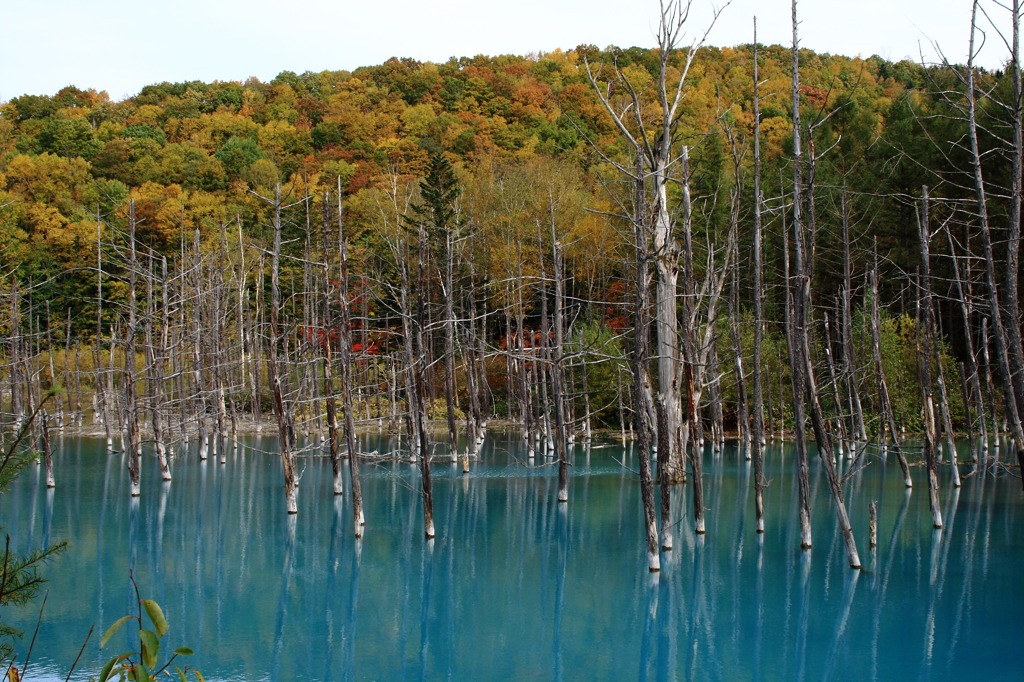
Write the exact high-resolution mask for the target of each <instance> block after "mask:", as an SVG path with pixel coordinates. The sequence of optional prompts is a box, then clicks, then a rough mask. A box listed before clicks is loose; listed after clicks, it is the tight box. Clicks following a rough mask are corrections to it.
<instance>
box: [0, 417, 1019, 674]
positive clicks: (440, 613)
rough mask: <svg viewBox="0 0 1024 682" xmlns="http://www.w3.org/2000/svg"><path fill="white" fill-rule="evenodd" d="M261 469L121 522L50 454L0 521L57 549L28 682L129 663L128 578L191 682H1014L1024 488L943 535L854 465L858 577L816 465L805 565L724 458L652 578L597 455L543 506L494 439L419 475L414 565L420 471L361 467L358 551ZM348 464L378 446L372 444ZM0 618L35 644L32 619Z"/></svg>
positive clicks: (322, 508)
mask: <svg viewBox="0 0 1024 682" xmlns="http://www.w3.org/2000/svg"><path fill="white" fill-rule="evenodd" d="M273 443H274V441H273V440H272V439H258V438H255V439H250V440H247V441H245V442H244V443H243V444H242V446H241V447H240V448H239V449H238V450H230V451H229V453H228V457H227V463H226V464H223V465H221V464H218V463H216V462H214V461H212V460H211V461H208V462H206V463H202V462H199V461H198V459H197V458H196V457H195V456H194V455H190V456H187V457H183V456H179V458H178V459H177V461H176V462H175V463H174V468H173V471H174V477H175V478H174V481H173V482H172V483H171V484H169V485H167V484H163V483H162V482H161V481H160V480H159V475H158V473H157V472H156V471H155V466H154V464H155V463H154V462H152V460H146V470H145V471H144V480H143V495H142V497H141V499H138V500H136V501H134V502H133V501H130V500H129V497H128V480H127V471H126V469H125V466H124V461H123V459H122V457H121V456H120V455H112V456H108V455H106V454H104V452H103V450H102V446H101V443H100V442H99V441H94V440H87V439H67V440H63V441H57V445H58V446H59V452H58V454H57V457H56V476H57V484H58V487H57V489H56V490H55V491H47V490H46V488H45V481H44V479H43V476H42V472H41V471H40V470H39V468H37V467H32V468H30V469H29V470H28V471H27V472H26V473H25V474H24V475H23V476H22V477H21V479H19V481H18V482H17V483H16V485H15V488H14V489H13V490H12V491H11V492H9V493H7V494H5V495H2V496H0V525H3V526H5V530H6V532H7V533H9V534H11V540H12V546H13V547H14V548H15V549H17V550H19V551H24V550H27V549H29V548H35V547H40V546H43V545H45V544H47V543H49V542H52V541H55V540H58V539H66V540H68V541H69V543H70V547H69V549H68V550H67V552H66V553H65V554H64V555H63V556H61V557H60V558H59V559H58V560H57V561H56V562H55V563H54V564H53V565H52V566H50V567H49V568H48V569H47V570H46V574H47V576H48V577H49V579H50V582H49V584H48V590H49V601H48V602H47V605H46V609H45V611H44V613H43V619H42V626H41V628H40V631H39V636H38V638H37V642H36V645H35V650H34V651H33V653H32V660H31V664H30V669H29V679H36V680H50V679H53V680H57V679H59V680H63V679H64V677H65V676H66V674H67V672H68V669H69V668H70V666H71V663H72V661H74V659H75V657H76V655H77V654H78V651H79V649H80V648H81V646H82V642H83V641H84V640H85V637H86V634H87V633H88V631H89V628H90V626H92V625H95V626H96V632H95V633H94V634H93V637H92V639H91V640H90V641H89V643H88V644H87V645H86V649H85V653H84V654H83V657H82V662H80V663H79V668H78V670H77V671H76V675H75V678H76V679H85V678H87V675H86V674H85V673H92V674H93V675H95V673H96V672H97V671H98V670H99V668H100V666H101V665H102V663H101V662H102V661H103V660H104V659H105V657H109V656H111V655H113V654H114V653H117V652H119V651H121V650H125V649H127V648H129V647H130V646H131V645H132V642H131V636H130V635H129V634H128V633H127V632H126V633H125V634H124V635H123V636H122V635H119V636H118V637H117V638H115V640H114V641H113V642H112V643H111V644H110V645H108V648H107V650H104V651H100V650H99V648H98V640H99V635H100V634H101V633H102V631H103V630H104V629H105V628H106V627H107V626H108V625H109V624H110V623H112V622H113V621H114V620H116V619H117V618H118V617H120V616H122V615H124V614H126V613H129V612H132V608H133V603H134V592H133V589H132V587H131V583H130V581H129V572H130V571H133V572H134V575H135V577H136V579H137V581H138V583H139V586H140V589H141V592H142V596H143V597H144V598H145V597H151V598H154V599H156V600H157V601H159V602H160V604H161V605H162V606H163V607H164V611H165V613H166V614H167V617H168V620H169V621H170V624H171V631H170V632H169V634H168V636H167V643H168V644H169V645H170V646H172V647H173V646H179V645H188V646H190V647H192V648H193V649H195V650H196V652H197V654H196V656H194V657H192V660H191V661H189V663H190V664H194V665H196V666H197V667H199V668H200V669H201V670H202V671H203V673H204V674H205V676H206V679H208V680H275V681H288V680H345V679H354V680H372V679H380V680H387V679H417V678H418V679H432V680H433V679H457V680H465V679H515V680H521V679H540V680H547V679H567V680H575V679H587V680H590V679H607V680H622V679H633V678H637V679H702V680H703V679H708V680H744V679H764V680H776V679H787V680H789V679H806V680H818V679H853V678H856V679H867V680H889V679H903V678H912V679H932V680H945V679H986V680H1001V679H1006V680H1010V679H1013V680H1016V679H1020V674H1021V673H1020V670H1021V668H1020V665H1019V656H1018V654H1019V651H1018V650H1017V649H1016V646H1018V643H1019V642H1020V640H1021V636H1022V634H1024V625H1022V623H1024V621H1022V619H1021V608H1022V606H1024V581H1022V580H1020V567H1021V566H1024V522H1022V520H1021V519H1022V514H1024V495H1022V493H1021V490H1020V480H1019V478H1015V477H1011V476H1007V475H1001V476H999V477H995V476H993V475H990V474H986V473H985V472H984V471H979V472H978V473H976V474H975V475H973V476H970V477H967V478H965V481H964V486H963V488H962V489H960V490H955V489H952V488H949V487H944V488H943V490H942V493H941V495H942V505H943V510H944V515H945V520H946V527H945V529H944V530H941V531H936V530H933V529H932V527H931V517H930V515H929V512H928V503H927V495H926V491H925V479H924V476H923V469H921V468H919V467H918V468H915V470H914V478H915V485H916V487H915V488H914V491H913V493H912V494H911V493H908V492H906V491H905V489H904V487H903V483H902V477H901V475H900V472H899V469H898V467H897V466H896V464H895V462H894V461H890V462H888V463H884V462H883V461H882V460H881V459H880V458H879V457H878V455H877V454H872V455H870V456H869V458H868V461H869V466H867V467H866V468H864V469H863V470H860V471H858V472H855V473H854V474H853V475H852V476H851V478H850V480H849V482H848V484H847V485H846V492H847V497H848V501H849V508H850V516H851V519H852V521H853V524H854V529H855V532H856V533H857V539H858V546H859V549H860V554H861V559H862V561H863V563H864V570H862V571H852V570H850V569H848V568H847V566H846V561H845V556H844V551H843V546H842V542H841V538H840V537H839V534H838V533H837V530H836V523H835V512H834V508H833V506H832V503H831V500H830V498H829V495H828V487H827V485H826V482H825V480H824V476H823V474H822V472H821V471H820V466H819V465H818V462H817V459H815V460H814V461H813V463H812V469H811V470H812V489H813V494H814V498H813V502H812V509H813V514H814V548H813V549H812V550H810V551H807V552H802V551H800V549H799V528H798V524H797V512H796V479H795V477H794V475H793V469H794V466H793V465H794V460H793V454H792V451H791V450H790V449H788V446H772V447H771V448H770V449H769V451H768V453H767V475H768V477H769V479H770V486H769V488H768V490H767V492H766V496H765V506H766V518H767V532H766V533H765V534H764V535H763V536H757V535H756V534H755V533H754V518H753V493H752V491H751V485H750V483H751V470H750V467H749V465H748V463H747V462H745V461H744V460H743V459H742V458H739V457H738V456H737V453H736V451H735V450H733V449H727V450H726V452H725V453H724V454H722V455H719V456H712V455H711V454H710V453H709V454H708V455H707V456H706V458H705V496H706V504H707V528H708V533H707V535H706V536H705V537H703V538H701V537H698V536H695V535H694V533H693V532H692V523H691V520H692V511H691V505H692V500H691V497H690V489H689V488H688V487H678V488H676V489H674V490H673V506H674V509H675V513H676V518H678V519H680V521H679V524H678V526H677V527H676V529H675V530H676V542H675V544H676V546H675V549H674V550H673V551H672V552H669V553H666V554H663V557H662V562H663V563H662V566H663V570H662V572H661V574H660V575H659V574H655V575H651V574H648V572H647V569H646V558H645V552H644V549H643V541H642V532H643V530H642V527H641V523H640V519H641V509H640V501H639V491H638V485H637V483H636V477H635V475H634V473H633V470H635V469H636V468H637V467H636V457H635V455H634V454H632V453H630V452H628V451H627V452H625V453H624V452H623V450H622V449H621V448H619V447H616V446H614V445H612V444H605V445H602V446H600V447H594V448H593V449H591V450H589V451H587V450H585V449H584V448H582V447H577V449H576V450H575V452H574V466H573V468H572V469H571V487H570V501H569V504H568V506H566V505H561V506H560V505H558V504H557V503H556V471H555V469H554V468H553V467H550V466H548V467H545V466H530V465H528V463H527V462H526V461H525V460H524V456H523V454H522V453H521V451H520V449H519V441H518V439H517V438H516V437H515V436H514V435H513V434H510V433H502V432H495V433H491V434H490V435H489V436H488V441H487V444H486V446H485V448H484V451H483V453H482V461H481V462H480V463H479V464H477V465H476V466H475V468H474V470H473V472H472V473H471V474H469V475H468V476H463V475H462V474H461V473H460V471H461V470H457V469H455V468H454V467H453V466H452V465H450V464H448V463H437V464H435V467H434V499H435V512H434V514H435V524H436V527H437V538H436V539H435V540H434V541H433V542H430V543H428V542H425V541H424V540H423V532H422V528H423V523H422V510H421V505H420V496H419V494H418V486H419V476H418V472H417V469H416V468H415V467H414V466H412V465H410V464H407V463H396V462H387V463H380V464H373V463H365V464H364V465H363V467H362V472H363V474H362V475H363V487H364V497H365V503H366V512H365V513H366V521H367V527H366V536H365V538H364V539H363V540H362V541H361V542H358V543H357V542H356V541H355V540H354V539H353V537H352V535H351V528H352V520H351V506H350V498H349V497H348V496H347V495H346V496H345V497H342V498H335V497H333V496H332V495H331V483H330V464H329V462H328V461H327V460H325V459H322V458H318V457H316V458H315V457H309V458H304V459H303V460H302V463H303V476H302V482H301V490H300V497H299V514H298V516H297V517H288V516H287V515H286V514H285V513H284V508H283V497H284V496H283V493H282V490H281V472H280V463H279V461H278V460H277V459H275V458H274V457H272V456H269V455H268V454H265V453H268V452H272V450H273ZM363 447H364V448H365V449H366V450H367V451H370V450H376V451H380V452H385V451H387V449H388V448H389V447H390V444H389V442H388V441H387V440H386V439H381V438H379V437H376V436H375V437H364V438H363ZM538 464H540V465H542V464H543V462H539V463H538ZM962 471H963V472H964V473H968V472H969V471H970V468H969V467H962ZM942 480H943V484H944V486H946V485H947V484H948V476H947V475H946V472H944V473H943V476H942ZM871 500H877V501H878V509H879V545H878V547H877V548H876V549H874V550H870V549H869V548H868V546H867V525H868V505H869V503H870V501H871ZM38 603H39V602H38V601H37V602H36V604H35V605H34V607H33V608H34V609H37V608H38ZM14 615H15V618H16V620H17V623H18V624H19V626H20V627H22V628H23V629H25V630H27V631H29V634H31V630H32V628H33V627H34V624H35V619H36V615H37V614H36V611H35V610H24V611H18V612H15V614H14ZM27 639H28V638H26V640H25V641H23V642H22V649H24V646H25V645H27ZM79 673H82V674H81V675H79Z"/></svg>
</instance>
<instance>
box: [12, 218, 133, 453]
mask: <svg viewBox="0 0 1024 682" xmlns="http://www.w3.org/2000/svg"><path fill="white" fill-rule="evenodd" d="M12 338H13V337H12ZM102 345H103V222H102V221H101V220H100V213H99V208H97V209H96V355H95V361H94V364H95V366H96V393H97V394H98V395H99V409H100V414H101V419H102V420H103V431H104V435H105V436H106V438H107V452H110V450H111V449H112V448H113V447H114V435H113V433H112V432H111V429H110V400H111V395H110V392H109V391H107V390H105V386H104V381H103V380H104V372H103V357H102ZM110 354H111V355H113V354H114V346H113V344H111V346H110ZM12 377H13V375H12Z"/></svg>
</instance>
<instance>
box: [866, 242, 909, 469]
mask: <svg viewBox="0 0 1024 682" xmlns="http://www.w3.org/2000/svg"><path fill="white" fill-rule="evenodd" d="M871 346H872V351H873V354H874V359H875V377H876V379H877V381H878V400H879V403H880V408H881V412H882V420H883V422H882V428H881V436H882V440H884V439H885V431H886V427H888V431H889V437H890V438H892V446H893V450H895V451H896V459H897V460H898V461H899V464H900V469H901V470H902V471H903V484H904V485H905V486H906V487H907V488H911V487H913V485H914V481H913V479H912V478H911V477H910V467H909V466H908V465H907V458H906V455H904V454H903V446H902V445H901V444H900V432H899V430H898V429H897V428H896V416H895V414H893V409H892V401H891V400H890V399H889V386H888V383H887V382H886V380H885V368H884V367H883V365H882V320H881V314H880V313H879V304H878V251H877V249H875V250H874V269H873V270H872V271H871Z"/></svg>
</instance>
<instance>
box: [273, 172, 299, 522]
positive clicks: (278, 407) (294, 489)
mask: <svg viewBox="0 0 1024 682" xmlns="http://www.w3.org/2000/svg"><path fill="white" fill-rule="evenodd" d="M271 203H272V204H273V207H274V225H273V227H274V250H273V256H272V258H273V260H272V261H271V265H270V384H271V390H272V399H273V405H274V417H275V418H276V419H277V438H278V447H279V448H280V450H281V469H282V471H283V473H284V499H285V510H286V511H287V512H288V513H289V514H297V513H298V512H299V504H298V494H299V478H298V474H297V473H296V470H295V453H294V451H293V449H292V442H293V438H294V435H293V431H292V422H291V411H290V410H289V409H288V408H287V406H286V405H285V399H284V395H285V388H284V384H285V380H286V379H285V372H284V368H283V367H282V363H281V357H280V345H281V339H282V334H281V322H280V315H281V227H282V226H281V186H280V185H278V186H277V187H276V188H275V191H274V200H273V202H271Z"/></svg>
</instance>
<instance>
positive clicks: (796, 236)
mask: <svg viewBox="0 0 1024 682" xmlns="http://www.w3.org/2000/svg"><path fill="white" fill-rule="evenodd" d="M792 9H793V64H792V76H793V85H792V101H793V219H792V222H793V242H794V246H793V252H794V263H793V265H794V270H795V271H796V278H797V281H796V284H792V283H791V281H790V274H789V249H788V247H786V303H787V306H786V338H787V341H788V344H789V364H790V373H791V375H792V383H793V423H794V438H795V441H796V461H797V470H798V473H797V480H798V490H799V496H800V502H799V503H800V547H801V548H803V549H810V547H811V545H812V542H813V541H812V538H811V505H810V486H811V484H810V469H809V468H808V465H807V443H806V437H807V436H806V432H805V430H804V429H805V428H806V416H805V415H804V395H805V391H806V390H807V383H806V378H805V377H804V372H805V371H806V369H807V361H806V358H804V356H803V349H804V344H803V340H802V338H801V337H802V336H803V333H804V329H805V328H806V324H807V317H806V311H805V310H804V308H803V300H804V297H803V277H804V265H803V250H802V249H803V245H802V243H801V242H802V241H803V223H802V217H801V210H802V207H801V205H800V203H801V201H802V199H801V196H800V191H801V186H802V185H803V151H802V146H801V143H800V133H801V131H800V76H799V71H800V49H799V43H798V42H797V21H796V0H793V3H792ZM783 234H785V230H783ZM794 289H795V290H797V295H794V294H793V291H794Z"/></svg>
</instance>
